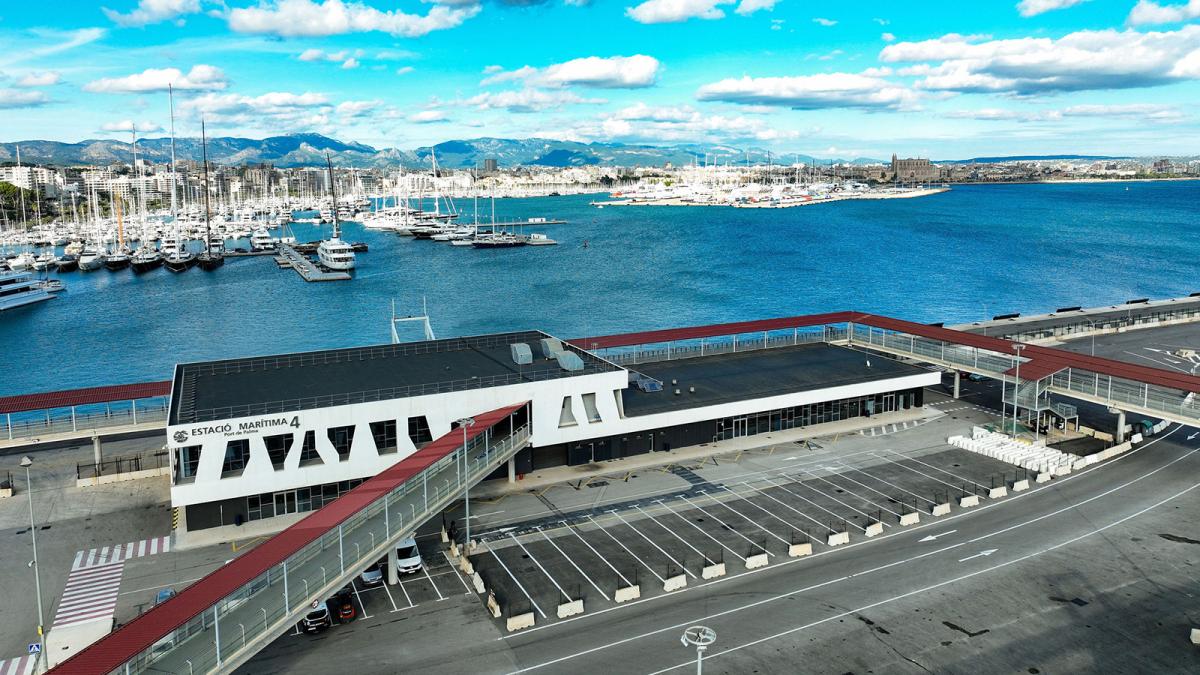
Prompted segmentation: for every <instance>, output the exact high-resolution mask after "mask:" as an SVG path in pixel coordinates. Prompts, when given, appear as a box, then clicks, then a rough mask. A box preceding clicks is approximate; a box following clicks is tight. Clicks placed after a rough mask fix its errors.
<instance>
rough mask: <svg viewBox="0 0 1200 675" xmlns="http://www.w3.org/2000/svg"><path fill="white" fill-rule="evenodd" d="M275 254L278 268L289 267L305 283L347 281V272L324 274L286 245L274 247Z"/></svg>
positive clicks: (314, 264)
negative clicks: (277, 254)
mask: <svg viewBox="0 0 1200 675" xmlns="http://www.w3.org/2000/svg"><path fill="white" fill-rule="evenodd" d="M276 252H278V253H279V256H278V257H276V258H275V262H276V263H278V264H279V267H280V268H285V267H290V268H292V269H294V270H296V272H297V273H298V274H299V275H300V278H301V279H304V280H305V281H349V280H350V273H349V272H325V271H323V270H321V268H319V267H317V264H316V263H314V262H313V261H311V260H309V259H308V258H306V257H305V256H303V255H301V254H300V253H298V252H296V249H294V248H292V247H291V246H290V245H288V244H278V245H276Z"/></svg>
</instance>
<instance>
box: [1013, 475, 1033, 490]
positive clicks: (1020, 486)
mask: <svg viewBox="0 0 1200 675" xmlns="http://www.w3.org/2000/svg"><path fill="white" fill-rule="evenodd" d="M1028 489H1029V479H1028V478H1022V479H1021V480H1018V481H1014V482H1013V486H1012V491H1013V492H1024V491H1025V490H1028Z"/></svg>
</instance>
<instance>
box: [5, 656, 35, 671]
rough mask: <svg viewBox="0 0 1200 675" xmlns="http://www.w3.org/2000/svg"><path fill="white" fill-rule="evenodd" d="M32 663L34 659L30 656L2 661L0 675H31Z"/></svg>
mask: <svg viewBox="0 0 1200 675" xmlns="http://www.w3.org/2000/svg"><path fill="white" fill-rule="evenodd" d="M34 662H35V659H34V657H33V656H32V655H30V654H26V655H25V656H21V657H18V658H15V659H5V660H2V661H0V675H33V665H34Z"/></svg>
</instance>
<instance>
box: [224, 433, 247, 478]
mask: <svg viewBox="0 0 1200 675" xmlns="http://www.w3.org/2000/svg"><path fill="white" fill-rule="evenodd" d="M249 460H250V439H249V438H239V439H236V440H232V441H229V442H228V443H226V444H225V463H224V464H222V465H221V478H226V477H230V476H240V475H242V471H244V470H245V469H246V462H247V461H249Z"/></svg>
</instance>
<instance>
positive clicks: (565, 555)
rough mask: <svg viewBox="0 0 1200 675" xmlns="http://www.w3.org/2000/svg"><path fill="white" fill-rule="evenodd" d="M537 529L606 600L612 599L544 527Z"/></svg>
mask: <svg viewBox="0 0 1200 675" xmlns="http://www.w3.org/2000/svg"><path fill="white" fill-rule="evenodd" d="M537 531H538V532H540V533H541V535H542V537H544V538H545V539H546V541H547V542H549V543H550V545H551V546H553V547H554V550H555V551H558V552H559V553H560V554H562V557H564V558H566V559H567V562H569V563H571V567H574V568H575V571H576V572H579V575H580V576H582V577H583V578H584V579H587V582H588V583H589V584H591V585H592V588H594V589H596V592H597V593H599V594H600V595H601V596H603V597H604V599H605V600H611V599H612V598H610V597H608V594H607V593H605V592H604V591H602V590H600V587H599V586H597V585H596V582H594V581H592V578H591V577H589V576H588V575H587V574H585V573H584V571H583V570H581V569H579V565H576V564H575V561H574V560H572V559H571V556H569V555H567V552H566V551H564V550H562V549H561V548H559V547H558V544H556V543H554V540H553V539H551V538H550V537H549V536H547V534H546V533H545V532H543V531H542V528H540V527H539V528H537Z"/></svg>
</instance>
